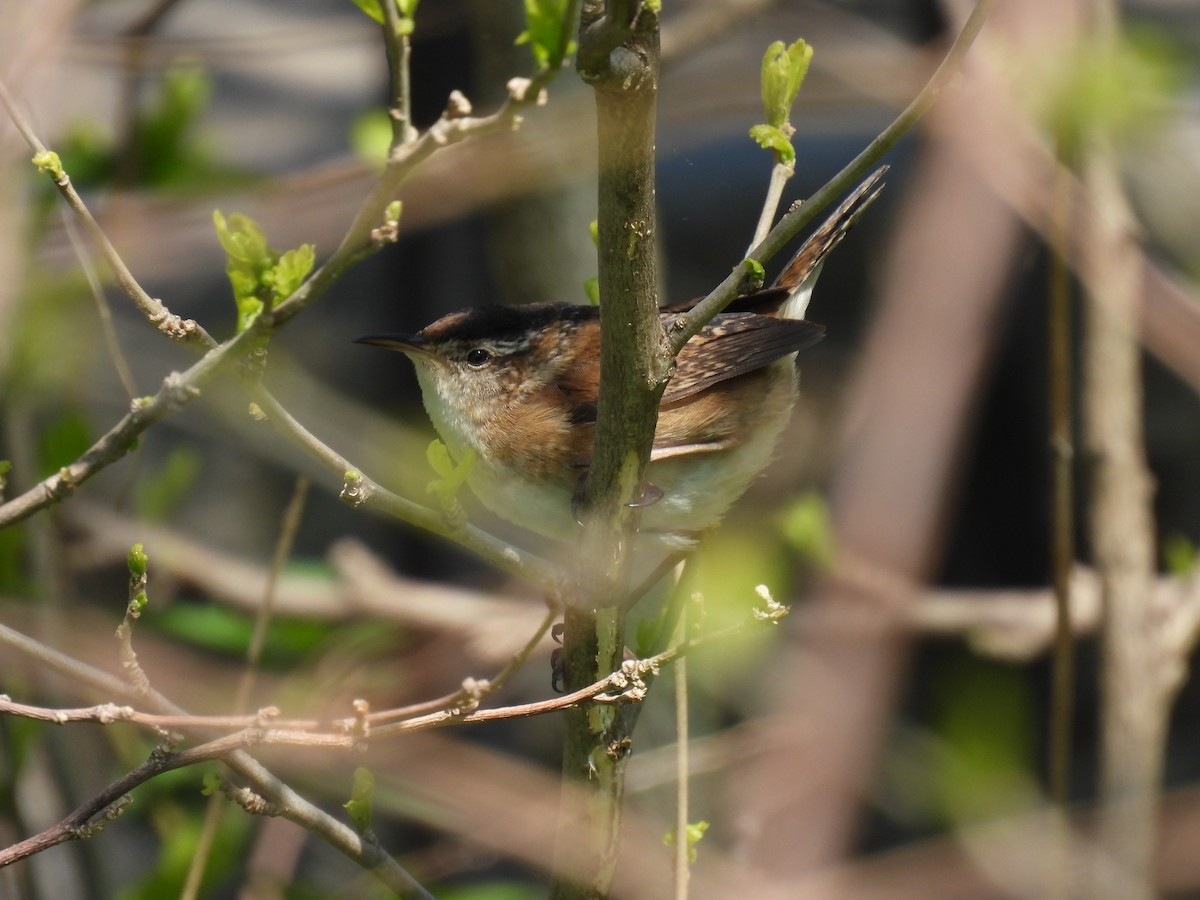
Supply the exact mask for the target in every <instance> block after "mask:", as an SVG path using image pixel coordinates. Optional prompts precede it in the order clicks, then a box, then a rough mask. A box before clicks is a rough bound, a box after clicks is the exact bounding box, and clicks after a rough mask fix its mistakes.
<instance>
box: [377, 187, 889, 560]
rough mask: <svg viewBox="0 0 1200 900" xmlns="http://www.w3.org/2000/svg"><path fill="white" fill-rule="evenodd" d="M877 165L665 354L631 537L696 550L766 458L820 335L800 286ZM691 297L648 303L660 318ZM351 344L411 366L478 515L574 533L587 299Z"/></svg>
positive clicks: (595, 385) (586, 449) (868, 191)
mask: <svg viewBox="0 0 1200 900" xmlns="http://www.w3.org/2000/svg"><path fill="white" fill-rule="evenodd" d="M885 171H886V168H883V169H880V170H878V171H876V172H875V173H873V174H872V175H871V176H870V177H868V178H867V179H866V180H865V181H864V182H862V183H861V184H860V185H859V186H858V187H857V188H856V189H855V190H854V191H853V192H852V193H851V194H850V195H849V196H848V197H847V198H846V200H845V201H844V202H843V203H842V204H841V205H840V206H839V207H838V208H837V209H836V210H835V211H834V212H833V213H832V214H831V215H830V216H829V217H828V218H827V219H826V220H825V221H824V223H823V224H822V225H821V226H820V227H819V228H817V229H816V231H814V232H813V234H812V235H811V236H810V237H809V238H808V239H807V240H806V241H805V242H804V243H803V245H802V246H801V247H800V249H799V250H798V251H797V252H796V254H795V255H794V256H793V257H792V259H791V260H790V261H789V262H788V264H787V265H786V266H785V267H784V269H783V271H782V272H781V273H780V275H779V276H778V278H777V279H776V280H775V282H774V283H773V284H772V285H771V286H770V287H768V288H765V289H762V290H758V291H754V292H751V293H748V294H745V295H743V296H741V297H739V298H737V299H736V300H734V301H733V302H732V303H731V304H730V305H729V306H728V307H727V308H726V309H725V310H724V311H723V312H721V313H719V314H717V315H716V316H714V317H713V318H712V320H711V321H709V322H708V323H707V324H706V325H705V326H704V327H703V328H702V329H701V330H700V331H699V332H698V333H697V334H696V335H695V336H693V337H692V338H691V339H690V340H689V341H688V342H687V343H686V344H685V345H684V347H683V348H682V350H681V351H680V352H679V354H678V356H677V358H676V363H675V367H674V371H673V374H672V375H671V377H670V380H669V381H668V383H667V385H666V388H665V390H664V392H663V394H662V398H661V400H660V404H659V413H658V424H657V427H656V428H655V432H654V442H653V445H652V447H651V451H650V459H649V463H648V465H647V467H646V483H645V484H644V486H643V490H642V494H641V497H640V498H639V499H638V500H637V501H635V502H636V505H639V506H641V507H642V510H641V529H640V530H641V532H642V533H643V534H653V535H656V536H658V537H659V538H660V539H661V540H662V541H663V542H664V543H665V544H666V546H668V547H672V548H686V547H688V546H690V545H692V544H694V542H695V540H696V538H697V536H698V535H700V534H702V533H704V532H705V531H707V530H709V529H711V528H712V527H714V526H715V525H716V524H717V523H718V522H719V521H720V520H721V518H722V517H723V516H724V515H725V513H726V512H727V511H728V510H729V508H730V507H731V506H733V504H734V503H735V502H736V501H737V500H738V499H739V498H740V497H741V496H742V494H743V493H744V492H745V491H746V489H747V488H748V487H749V485H750V484H751V482H753V480H754V479H755V478H756V477H757V476H758V475H759V474H760V473H761V472H762V470H763V469H764V468H765V467H766V465H767V464H768V463H769V462H770V460H771V458H772V457H773V456H774V454H775V452H776V448H777V444H778V442H779V438H780V435H781V434H782V432H783V430H784V428H785V427H786V425H787V422H788V420H789V418H790V416H791V411H792V408H793V406H794V405H795V402H796V399H797V396H798V373H797V370H796V365H795V358H796V354H797V353H798V352H799V351H801V350H803V349H805V348H807V347H810V346H812V345H813V344H815V343H816V342H817V341H819V340H820V339H821V338H822V336H823V335H824V331H825V330H824V328H823V327H822V326H820V325H817V324H815V323H812V322H809V321H807V320H806V319H805V314H806V312H807V308H808V305H809V300H810V298H811V295H812V292H813V287H814V285H815V284H816V280H817V277H818V276H819V274H820V272H821V268H822V266H823V265H824V263H825V260H826V258H827V257H828V255H829V253H830V252H831V251H832V250H833V249H834V247H836V246H837V245H838V243H840V241H841V240H842V238H843V237H844V236H845V235H846V233H847V231H848V230H849V229H850V228H851V227H852V226H853V225H854V223H855V222H856V221H857V220H858V219H859V217H860V216H861V215H862V213H863V212H864V211H865V210H866V209H867V207H868V206H869V205H870V204H871V203H872V202H874V200H875V198H876V197H877V196H878V195H879V193H880V191H881V190H882V188H883V183H882V176H883V174H884V172H885ZM695 302H696V301H693V302H691V303H685V304H679V305H675V306H667V307H663V308H661V309H660V310H659V317H660V321H661V323H662V325H663V328H664V329H667V330H669V329H670V328H671V326H672V324H673V323H674V322H675V321H677V320H678V319H679V317H680V316H683V315H685V314H686V313H687V312H688V310H690V309H691V308H692V307H693V306H694V305H695ZM356 342H357V343H362V344H369V345H374V346H379V347H385V348H387V349H391V350H397V351H400V352H401V353H403V354H405V355H406V356H408V357H409V358H410V359H411V360H412V361H413V363H414V364H415V367H416V375H417V381H418V383H419V385H420V388H421V395H422V399H423V402H424V405H425V409H426V411H427V412H428V414H429V418H430V419H431V420H432V423H433V426H434V428H435V430H436V431H437V433H438V436H439V438H440V439H441V441H442V442H443V443H444V444H445V446H446V448H447V450H448V451H449V454H450V456H451V458H452V459H453V460H454V461H455V462H456V463H461V462H462V461H463V460H464V459H466V458H467V457H468V456H471V457H473V459H472V460H471V462H470V464H469V469H468V472H467V479H466V480H467V484H468V486H469V487H470V489H471V491H472V492H473V493H474V494H475V495H476V496H477V497H478V499H479V500H480V501H481V502H482V504H483V505H484V506H485V507H486V508H487V509H489V510H491V511H492V512H493V513H495V514H496V515H498V516H500V517H502V518H504V519H507V520H509V521H511V522H514V523H516V524H517V525H520V526H522V527H524V528H526V529H529V530H531V531H533V532H536V533H538V534H541V535H545V536H547V537H551V538H557V539H568V538H570V537H571V536H572V535H573V534H575V533H577V532H578V530H579V526H578V523H579V520H580V510H579V501H580V497H581V495H582V494H581V486H582V484H583V479H584V478H585V477H586V472H587V467H588V464H589V461H590V458H591V451H592V443H593V440H594V438H595V431H596V409H597V399H598V393H599V387H600V318H599V309H598V308H597V307H595V306H591V305H574V304H568V303H546V302H541V303H528V304H522V305H514V306H500V305H486V306H479V307H474V308H470V309H464V310H460V311H457V312H452V313H449V314H448V315H445V316H443V317H441V318H439V319H437V320H436V321H435V322H433V323H431V324H429V325H427V326H425V327H424V328H422V329H421V330H420V331H417V332H415V333H411V334H397V333H387V334H375V335H368V336H366V337H361V338H358V339H357V341H356Z"/></svg>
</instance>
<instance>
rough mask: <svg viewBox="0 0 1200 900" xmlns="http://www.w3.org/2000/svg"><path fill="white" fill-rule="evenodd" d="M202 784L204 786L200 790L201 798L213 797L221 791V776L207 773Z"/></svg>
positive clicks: (215, 773)
mask: <svg viewBox="0 0 1200 900" xmlns="http://www.w3.org/2000/svg"><path fill="white" fill-rule="evenodd" d="M200 783H201V785H203V787H201V788H200V794H201V796H204V797H211V796H212V795H213V794H215V793H217V792H218V791H219V790H221V776H220V774H219V773H218V772H205V773H204V777H203V778H202V779H201V781H200Z"/></svg>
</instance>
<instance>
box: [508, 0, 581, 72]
mask: <svg viewBox="0 0 1200 900" xmlns="http://www.w3.org/2000/svg"><path fill="white" fill-rule="evenodd" d="M568 5H569V4H568V0H525V30H524V31H522V32H521V34H520V35H519V36H518V37H517V43H518V44H528V45H529V49H530V50H531V51H532V53H533V58H534V60H535V61H536V62H537V64H538V67H539V68H543V69H544V68H546V67H547V66H549V65H551V63H554V64H557V63H559V62H561V60H560V59H558V48H559V45H560V44H561V43H562V34H563V29H565V28H569V27H571V25H572V24H573V23H571V22H568V21H567V8H568ZM573 49H574V42H570V44H569V45H568V47H567V53H568V54H570V53H571V52H572V51H573Z"/></svg>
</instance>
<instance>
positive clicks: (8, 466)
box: [0, 459, 12, 497]
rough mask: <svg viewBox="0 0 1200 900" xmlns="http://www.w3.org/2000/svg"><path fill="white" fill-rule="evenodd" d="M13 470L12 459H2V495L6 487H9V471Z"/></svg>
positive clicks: (0, 474)
mask: <svg viewBox="0 0 1200 900" xmlns="http://www.w3.org/2000/svg"><path fill="white" fill-rule="evenodd" d="M11 471H12V461H11V460H7V459H0V497H3V496H4V489H5V488H6V487H8V473H9V472H11Z"/></svg>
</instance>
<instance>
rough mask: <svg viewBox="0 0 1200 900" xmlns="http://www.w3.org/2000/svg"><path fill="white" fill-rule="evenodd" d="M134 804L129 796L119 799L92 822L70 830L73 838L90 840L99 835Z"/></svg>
mask: <svg viewBox="0 0 1200 900" xmlns="http://www.w3.org/2000/svg"><path fill="white" fill-rule="evenodd" d="M132 802H133V798H132V797H130V796H129V795H128V794H124V795H122V796H121V797H118V798H117V799H116V800H114V801H113V802H112V803H110V804H108V806H106V807H104V809H102V810H100V812H98V813H97V814H96V815H95V816H93V817H92V820H91V821H90V822H87V823H86V824H84V825H80V826H78V827H77V828H72V829H70V831H71V834H72V836H73V837H76V838H90V837H92V836H93V835H97V834H99V833H100V832H101V831H103V830H104V829H105V828H107V827H108V823H109V822H112V821H115V820H116V819H117V818H118V817H119V816H120V815H121V813H123V812H125V809H126V807H128V806H129V804H130V803H132Z"/></svg>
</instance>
